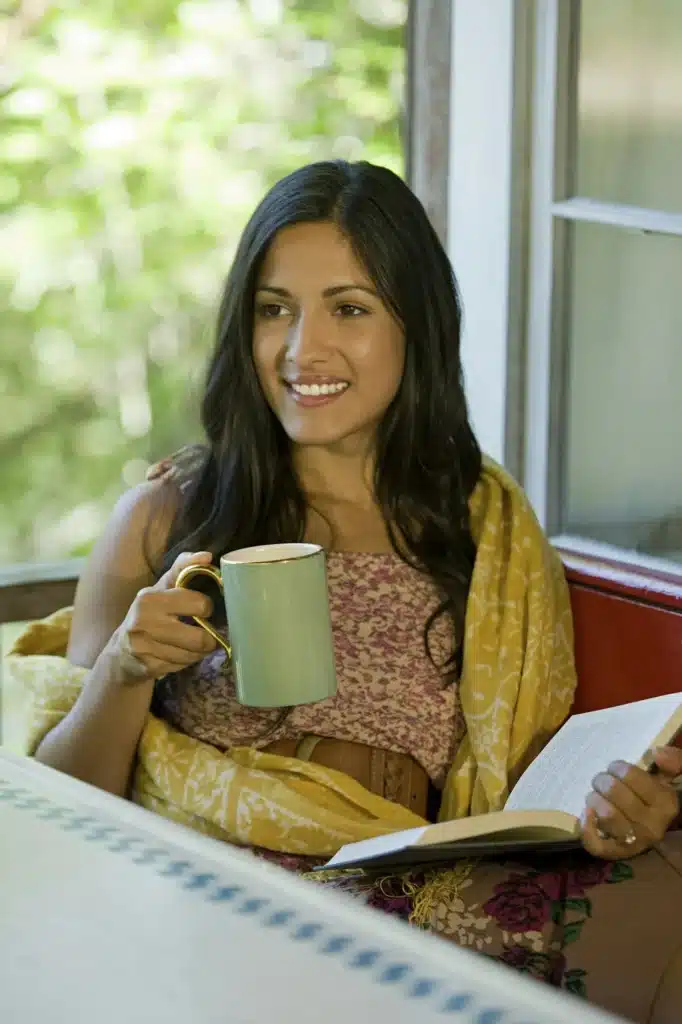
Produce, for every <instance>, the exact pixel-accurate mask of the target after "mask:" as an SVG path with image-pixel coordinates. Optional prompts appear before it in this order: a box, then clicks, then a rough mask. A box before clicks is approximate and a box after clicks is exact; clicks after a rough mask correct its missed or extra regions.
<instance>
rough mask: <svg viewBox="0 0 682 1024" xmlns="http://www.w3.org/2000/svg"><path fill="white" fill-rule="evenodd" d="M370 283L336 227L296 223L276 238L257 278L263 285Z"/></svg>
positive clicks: (279, 233) (349, 245)
mask: <svg viewBox="0 0 682 1024" xmlns="http://www.w3.org/2000/svg"><path fill="white" fill-rule="evenodd" d="M297 281H299V282H307V283H309V284H312V283H314V282H317V281H319V282H323V283H324V284H325V286H326V285H329V284H330V283H334V282H335V283H344V284H351V283H353V284H368V283H369V275H368V274H367V271H366V270H365V268H364V267H363V265H362V264H361V263H360V261H359V260H358V259H357V257H356V256H355V253H354V252H353V249H352V246H351V244H350V242H349V241H348V239H347V238H346V236H345V235H344V234H343V232H342V231H341V230H340V229H339V228H338V227H337V225H336V224H333V223H331V222H327V221H324V222H320V223H314V224H293V225H292V226H291V227H287V228H282V230H281V231H278V233H277V234H276V235H275V237H274V239H273V241H272V244H271V245H270V248H269V249H268V252H267V254H266V257H265V259H264V261H263V265H262V267H261V272H260V274H259V277H258V283H259V285H260V286H263V285H265V284H275V283H277V284H278V285H279V286H280V287H287V284H294V283H295V282H297Z"/></svg>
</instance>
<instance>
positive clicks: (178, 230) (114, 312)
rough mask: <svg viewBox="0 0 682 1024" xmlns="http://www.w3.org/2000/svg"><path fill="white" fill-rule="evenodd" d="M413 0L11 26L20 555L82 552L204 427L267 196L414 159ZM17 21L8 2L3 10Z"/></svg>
mask: <svg viewBox="0 0 682 1024" xmlns="http://www.w3.org/2000/svg"><path fill="white" fill-rule="evenodd" d="M406 7H407V0H381V2H380V3H379V2H377V0H336V2H335V3H333V4H332V3H329V2H328V0H289V2H286V0H185V2H182V3H177V2H174V0H108V2H104V0H91V2H90V3H88V4H83V3H82V2H81V0H52V2H50V3H47V2H43V0H21V2H18V3H12V4H10V7H9V11H8V12H7V13H4V14H2V15H0V308H1V309H2V319H1V321H0V354H1V362H0V400H1V405H0V408H2V416H1V417H0V467H1V469H2V472H1V473H0V561H2V562H18V561H42V560H54V559H60V558H65V557H69V556H72V555H77V554H82V553H84V552H85V551H87V549H88V548H89V546H90V544H91V543H92V541H93V539H94V538H95V537H96V535H97V534H98V533H99V531H100V529H101V527H102V524H103V522H104V520H105V519H106V517H107V515H108V513H109V511H110V508H111V505H112V504H113V502H114V501H115V499H116V497H117V496H118V494H119V493H120V492H121V490H122V489H123V488H124V487H126V486H128V485H129V484H132V483H134V482H136V481H137V480H139V479H141V478H142V476H143V475H144V472H145V469H146V467H147V465H148V462H149V460H150V459H153V458H155V457H157V456H158V455H161V454H164V453H166V452H168V451H171V450H173V449H174V448H176V447H178V446H179V445H180V444H182V443H185V442H186V441H187V440H191V439H192V437H193V436H195V435H196V432H197V428H196V414H195V409H196V399H197V392H198V388H199V386H200V382H201V375H202V371H203V365H204V361H205V357H206V353H207V350H208V347H209V345H210V335H211V331H212V326H213V317H214V313H215V308H216V304H217V298H218V295H219V290H220V285H221V282H222V280H223V278H224V275H225V273H226V270H227V267H228V265H229V262H230V259H231V256H232V253H233V251H234V247H235V244H236V241H237V239H238V236H239V233H240V231H241V229H242V227H243V225H244V223H245V221H246V219H247V217H248V215H249V213H250V212H251V210H252V209H253V207H254V206H255V205H256V203H257V202H258V200H259V199H260V197H261V196H262V194H263V193H264V192H265V190H266V189H267V188H268V187H269V186H270V185H271V184H272V183H273V182H274V181H275V180H276V179H277V178H279V177H281V176H282V175H283V174H285V173H287V172H288V171H290V170H292V169H293V168H295V167H296V166H299V165H300V164H303V163H307V162H308V161H311V160H316V159H322V158H326V157H330V156H340V157H346V158H350V159H357V158H366V159H370V160H373V161H375V162H377V163H382V164H385V165H387V166H390V167H392V168H393V169H394V170H396V171H398V172H399V173H400V172H401V170H402V167H403V160H402V148H401V142H400V121H401V117H402V108H403V89H404V68H405V52H404V25H405V20H406ZM3 10H6V8H3Z"/></svg>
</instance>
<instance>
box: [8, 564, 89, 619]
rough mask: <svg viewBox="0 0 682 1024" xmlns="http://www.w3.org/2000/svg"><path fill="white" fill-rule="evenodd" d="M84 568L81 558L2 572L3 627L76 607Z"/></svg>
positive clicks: (13, 567)
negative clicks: (78, 586) (66, 607)
mask: <svg viewBox="0 0 682 1024" xmlns="http://www.w3.org/2000/svg"><path fill="white" fill-rule="evenodd" d="M82 565H83V562H82V561H81V560H80V559H78V560H74V561H71V562H62V563H60V564H57V565H26V564H25V565H15V566H12V567H11V568H7V569H2V570H0V625H2V624H3V623H5V622H26V621H28V620H29V619H41V618H43V617H44V616H46V615H49V614H50V613H51V612H54V611H56V610H57V609H58V608H63V607H65V606H66V605H70V604H72V603H73V597H74V594H75V592H76V584H77V582H78V576H79V574H80V571H81V568H82Z"/></svg>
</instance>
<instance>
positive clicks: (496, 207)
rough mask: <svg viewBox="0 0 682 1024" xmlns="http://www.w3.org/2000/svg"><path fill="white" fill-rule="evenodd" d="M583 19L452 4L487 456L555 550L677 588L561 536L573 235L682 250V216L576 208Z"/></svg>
mask: <svg viewBox="0 0 682 1024" xmlns="http://www.w3.org/2000/svg"><path fill="white" fill-rule="evenodd" d="M579 10H580V6H579V3H577V2H574V0H485V2H484V3H481V0H452V77H451V97H450V108H451V135H450V187H449V222H448V239H449V250H448V251H449V255H450V257H451V259H452V262H453V265H454V268H455V273H456V274H457V277H458V280H459V282H460V287H461V290H462V295H463V300H464V308H465V330H464V338H463V349H462V351H463V361H464V371H465V376H466V381H467V391H468V395H469V402H470V406H471V413H472V418H473V421H474V426H475V428H476V430H477V433H478V436H479V439H480V440H481V444H482V446H483V448H484V450H486V451H487V452H488V453H489V454H490V455H492V456H493V457H494V458H496V459H498V460H499V461H501V462H502V463H504V464H505V465H506V466H507V467H508V468H509V469H510V471H511V472H512V473H513V474H514V475H515V476H516V477H517V478H518V479H519V480H520V481H521V482H522V483H523V486H524V487H525V489H526V491H527V493H528V495H529V497H530V499H531V502H532V504H533V506H534V508H535V511H536V513H537V515H538V518H539V520H540V522H541V524H542V526H543V527H544V528H545V530H547V532H548V533H549V534H550V536H551V537H552V539H553V540H554V541H555V543H557V544H558V545H559V546H560V547H561V548H562V549H564V550H570V551H575V552H577V553H581V554H586V555H590V556H593V557H596V558H612V559H613V558H616V559H617V560H618V561H621V562H626V563H629V564H632V565H636V566H639V567H641V568H643V569H652V570H656V571H659V570H661V569H663V570H667V571H670V570H672V571H673V572H674V574H675V575H677V574H678V573H679V572H680V567H679V565H676V564H675V563H671V562H668V561H667V560H665V559H664V558H654V557H649V556H646V555H641V554H640V553H638V552H637V553H635V552H628V551H625V550H623V549H619V548H617V547H615V546H611V545H607V544H598V543H596V542H593V541H591V540H589V539H588V538H584V537H577V536H566V535H559V534H558V532H557V531H558V528H559V524H560V521H561V517H560V509H561V500H562V496H561V485H562V464H561V444H562V428H563V411H564V408H565V402H566V393H565V388H566V385H567V379H568V375H567V373H566V372H565V358H566V355H567V345H566V337H567V331H566V300H567V298H568V288H567V281H568V278H567V271H568V269H569V267H568V265H567V253H566V250H567V242H566V235H567V231H566V228H567V225H569V224H570V223H571V222H590V223H598V224H605V225H611V226H616V227H622V228H634V229H638V230H642V231H647V232H651V233H654V234H664V235H675V236H679V237H682V214H674V213H665V212H663V211H660V210H646V209H640V208H638V207H632V206H621V205H617V204H611V203H603V202H596V201H594V200H590V199H586V198H584V197H572V196H571V188H570V187H569V184H570V183H569V181H568V178H567V175H568V168H569V161H568V160H567V159H566V157H567V150H568V149H569V148H570V142H571V138H570V136H571V132H572V130H573V126H572V125H571V123H570V117H571V107H570V98H571V96H572V95H573V89H574V87H575V81H574V77H575V73H576V60H575V53H576V47H577V44H578V31H577V28H578V17H579ZM560 44H561V45H560ZM567 197H569V198H567Z"/></svg>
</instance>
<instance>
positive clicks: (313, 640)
mask: <svg viewBox="0 0 682 1024" xmlns="http://www.w3.org/2000/svg"><path fill="white" fill-rule="evenodd" d="M196 576H208V577H209V578H210V579H212V580H213V581H214V582H215V583H217V584H218V586H219V587H220V590H221V591H222V594H223V599H224V601H225V611H226V613H227V622H228V630H229V637H230V642H229V643H227V642H226V641H225V640H224V639H223V637H222V636H221V635H220V634H219V633H218V632H217V631H216V629H215V628H214V627H213V626H212V625H211V624H210V622H207V621H206V620H205V619H202V618H200V617H199V616H193V619H194V621H195V622H196V623H197V625H199V626H201V627H202V629H205V630H206V632H207V633H210V635H211V636H212V637H213V638H214V640H216V641H217V642H218V643H219V644H220V645H221V646H222V647H224V648H225V650H226V652H227V656H228V658H230V660H231V662H232V667H233V669H234V679H235V688H236V692H237V700H238V701H239V703H240V704H246V705H248V706H250V707H254V708H276V707H289V706H291V705H294V704H313V703H314V702H316V701H319V700H324V699H325V698H326V697H333V696H334V694H335V693H336V671H335V667H334V642H333V638H332V628H331V617H330V614H329V599H328V594H327V571H326V564H325V557H324V551H323V550H322V548H321V547H320V546H319V545H318V544H264V545H261V546H259V547H253V548H242V549H240V550H239V551H231V552H229V554H226V555H223V557H222V558H221V559H220V570H218V569H216V568H215V566H207V565H188V566H187V567H186V568H185V569H183V570H182V572H181V573H180V574H179V576H178V578H177V581H176V584H175V585H176V587H187V586H188V585H189V584H190V582H191V581H192V579H194V578H195V577H196Z"/></svg>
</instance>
